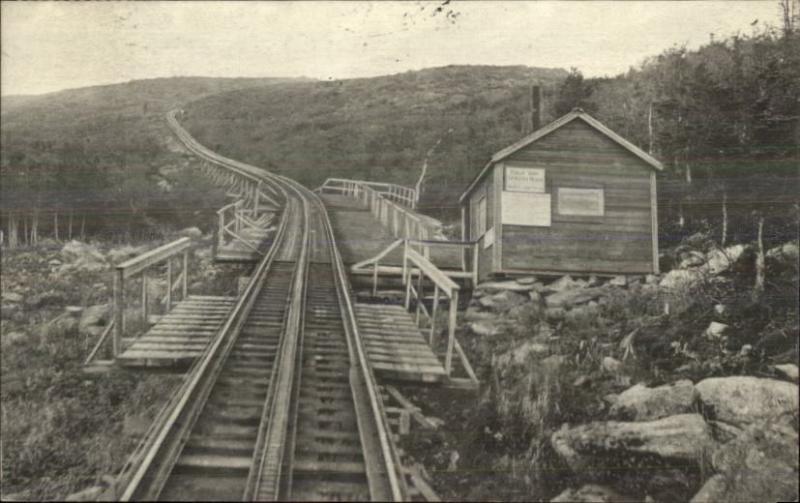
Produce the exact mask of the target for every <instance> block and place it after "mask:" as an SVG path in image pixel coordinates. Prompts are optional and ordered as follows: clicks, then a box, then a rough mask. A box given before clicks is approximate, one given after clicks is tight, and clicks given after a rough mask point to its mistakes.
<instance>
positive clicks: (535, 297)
mask: <svg viewBox="0 0 800 503" xmlns="http://www.w3.org/2000/svg"><path fill="white" fill-rule="evenodd" d="M528 297H530V299H531V302H533V303H534V304H536V305H537V306H538V305H540V304H541V303H542V294H541V293H539V292H537V291H536V290H531V291H530V292H528Z"/></svg>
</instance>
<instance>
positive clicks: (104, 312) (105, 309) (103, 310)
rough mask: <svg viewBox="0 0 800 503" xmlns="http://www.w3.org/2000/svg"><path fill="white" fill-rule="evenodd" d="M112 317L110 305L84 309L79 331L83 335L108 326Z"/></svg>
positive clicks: (98, 305)
mask: <svg viewBox="0 0 800 503" xmlns="http://www.w3.org/2000/svg"><path fill="white" fill-rule="evenodd" d="M110 315H111V305H110V304H97V305H94V306H91V307H87V308H86V309H84V311H83V314H82V315H81V321H80V323H79V324H78V330H79V331H80V332H81V333H90V332H92V330H90V329H91V328H92V327H98V326H103V325H106V324H108V321H109V318H110Z"/></svg>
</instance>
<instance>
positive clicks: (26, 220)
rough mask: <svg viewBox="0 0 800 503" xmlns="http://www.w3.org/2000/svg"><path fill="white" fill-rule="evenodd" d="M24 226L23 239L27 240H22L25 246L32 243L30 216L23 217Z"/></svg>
mask: <svg viewBox="0 0 800 503" xmlns="http://www.w3.org/2000/svg"><path fill="white" fill-rule="evenodd" d="M22 225H23V226H24V229H23V232H22V237H23V238H25V239H23V240H22V241H23V243H22V244H23V245H28V244H30V242H31V235H30V234H28V215H23V216H22Z"/></svg>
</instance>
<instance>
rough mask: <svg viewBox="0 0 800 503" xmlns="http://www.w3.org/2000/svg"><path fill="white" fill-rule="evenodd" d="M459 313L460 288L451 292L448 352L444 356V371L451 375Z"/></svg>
mask: <svg viewBox="0 0 800 503" xmlns="http://www.w3.org/2000/svg"><path fill="white" fill-rule="evenodd" d="M457 314H458V290H454V291H453V292H451V293H450V312H449V316H448V320H447V354H445V357H444V371H445V372H447V375H448V376H450V371H451V370H452V366H453V343H454V342H455V340H456V315H457Z"/></svg>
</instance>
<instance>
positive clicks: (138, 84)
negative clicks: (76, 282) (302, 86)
mask: <svg viewBox="0 0 800 503" xmlns="http://www.w3.org/2000/svg"><path fill="white" fill-rule="evenodd" d="M287 81H288V80H287V79H213V78H193V77H185V78H170V79H152V80H144V81H135V82H130V83H126V84H116V85H108V86H97V87H90V88H81V89H74V90H67V91H62V92H57V93H51V94H45V95H40V96H10V97H3V103H2V105H3V106H2V116H0V119H1V120H2V138H0V140H1V141H2V156H1V157H0V170H1V171H0V173H1V174H2V194H0V195H1V196H2V199H1V200H2V203H0V205H1V208H2V217H3V218H2V220H3V221H2V228H3V230H4V231H5V232H6V239H8V242H9V243H11V244H13V243H14V242H15V241H16V242H36V240H37V239H38V238H39V237H41V236H55V231H56V228H57V227H56V223H58V228H59V229H60V230H61V236H60V237H67V236H68V235H69V234H71V233H73V232H74V233H76V234H77V233H81V229H82V230H83V232H100V231H109V232H110V231H113V230H119V229H125V230H126V231H130V230H131V229H132V228H136V227H139V228H141V227H142V225H141V224H142V222H143V219H148V218H151V217H153V216H157V215H158V214H159V213H165V212H169V213H170V214H171V215H174V214H175V212H176V211H178V210H181V209H198V208H199V207H202V206H204V205H207V204H209V203H211V201H208V199H207V198H206V197H205V195H204V193H203V192H204V190H205V189H206V188H207V187H206V186H205V185H203V181H202V180H199V179H198V178H197V177H196V176H191V175H189V176H187V175H186V173H183V172H181V171H180V170H177V169H175V168H176V167H177V166H176V164H175V163H176V157H175V152H174V149H175V145H174V143H171V142H172V137H171V133H170V132H169V129H168V128H167V126H166V123H165V120H164V113H165V112H166V111H167V110H169V109H171V108H173V107H176V106H179V105H181V104H183V103H185V102H187V101H190V100H193V99H197V98H200V97H202V96H205V95H208V94H214V93H219V92H223V91H228V90H232V89H240V88H245V87H252V86H265V85H274V84H278V83H281V82H287ZM170 147H172V150H171V148H170ZM176 191H177V192H176ZM198 205H199V206H198ZM59 217H60V220H59Z"/></svg>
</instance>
